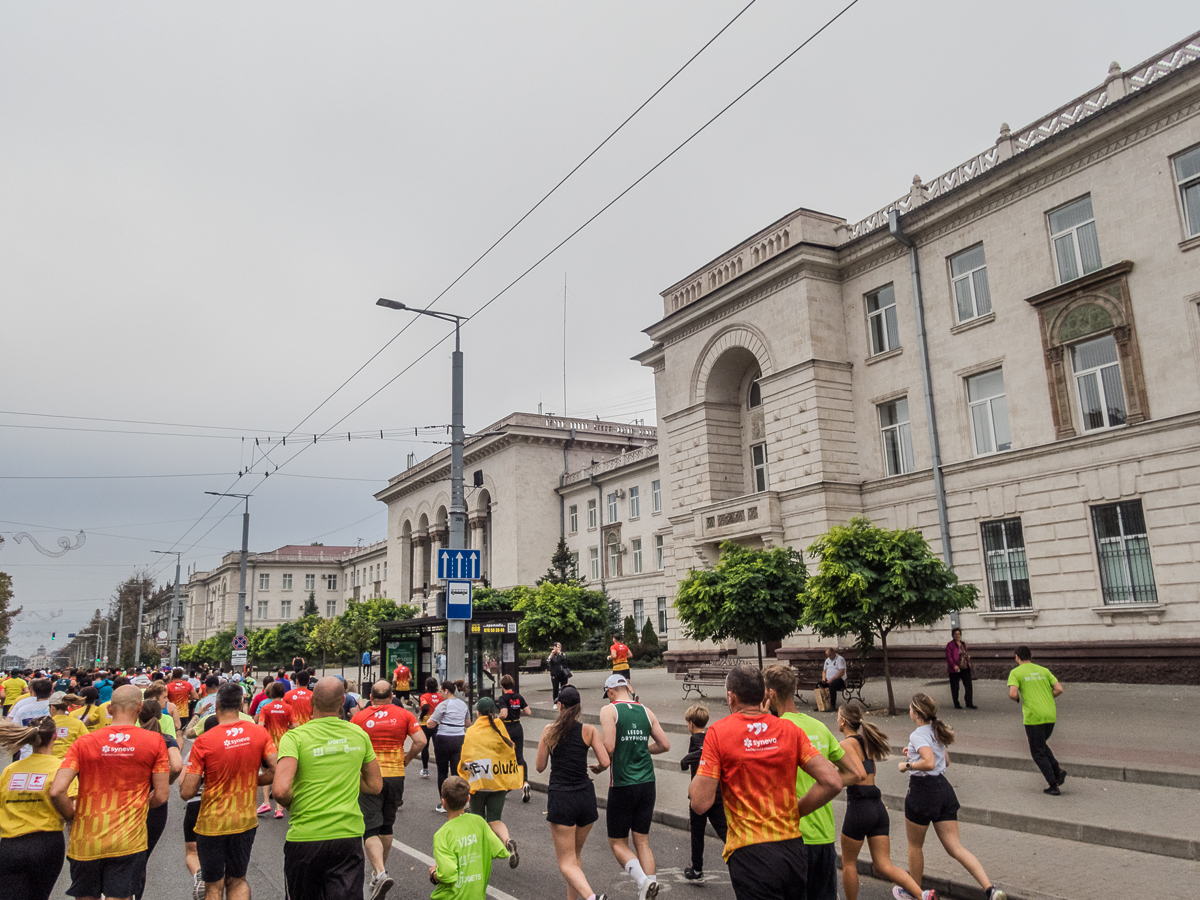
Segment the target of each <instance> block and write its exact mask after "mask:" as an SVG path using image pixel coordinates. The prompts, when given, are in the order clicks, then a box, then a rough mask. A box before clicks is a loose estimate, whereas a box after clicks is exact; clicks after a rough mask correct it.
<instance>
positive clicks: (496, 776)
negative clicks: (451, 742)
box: [458, 716, 525, 793]
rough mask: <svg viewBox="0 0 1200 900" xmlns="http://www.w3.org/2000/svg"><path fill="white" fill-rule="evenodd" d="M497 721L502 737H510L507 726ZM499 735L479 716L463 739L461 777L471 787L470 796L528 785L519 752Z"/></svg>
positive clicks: (460, 763)
mask: <svg viewBox="0 0 1200 900" xmlns="http://www.w3.org/2000/svg"><path fill="white" fill-rule="evenodd" d="M494 721H495V722H496V729H497V730H499V732H500V734H503V735H504V737H508V730H507V729H506V728H505V727H504V722H503V721H501V720H500V719H496V720H494ZM500 734H497V733H496V731H495V730H493V729H492V726H491V725H489V724H488V720H487V716H480V717H479V718H478V719H476V720H475V722H474V724H472V725H471V727H470V728H468V729H467V733H466V736H465V737H463V746H462V756H460V757H459V763H458V774H459V775H461V776H462V777H463V778H465V779H467V781H468V782H469V783H470V785H471V793H475V792H476V791H515V790H517V789H519V788H520V787H521V786H522V785H523V784H524V783H525V780H524V778H523V777H522V775H521V767H520V766H519V765H518V764H517V752H516V750H515V749H514V748H513V747H510V746H508V744H506V743H504V739H503V738H501V737H500Z"/></svg>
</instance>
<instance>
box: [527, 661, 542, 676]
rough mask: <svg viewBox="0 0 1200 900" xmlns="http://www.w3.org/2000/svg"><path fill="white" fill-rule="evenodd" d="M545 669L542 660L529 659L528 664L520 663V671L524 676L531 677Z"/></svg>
mask: <svg viewBox="0 0 1200 900" xmlns="http://www.w3.org/2000/svg"><path fill="white" fill-rule="evenodd" d="M545 668H546V661H545V660H544V659H531V660H529V661H528V662H523V663H521V671H522V672H523V673H525V674H526V675H533V674H535V673H537V672H541V671H542V670H543V669H545Z"/></svg>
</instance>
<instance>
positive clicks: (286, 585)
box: [283, 572, 292, 591]
mask: <svg viewBox="0 0 1200 900" xmlns="http://www.w3.org/2000/svg"><path fill="white" fill-rule="evenodd" d="M283 589H284V590H285V591H290V590H291V589H292V575H291V573H290V572H284V573H283Z"/></svg>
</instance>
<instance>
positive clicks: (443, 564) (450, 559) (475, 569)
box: [437, 550, 482, 581]
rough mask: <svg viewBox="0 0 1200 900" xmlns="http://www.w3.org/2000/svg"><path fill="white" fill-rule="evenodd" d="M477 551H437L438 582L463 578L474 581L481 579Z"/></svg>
mask: <svg viewBox="0 0 1200 900" xmlns="http://www.w3.org/2000/svg"><path fill="white" fill-rule="evenodd" d="M481 574H482V573H481V572H480V569H479V551H478V550H439V551H438V558H437V577H438V581H450V580H451V579H457V578H463V579H469V580H474V579H478V578H479V577H481Z"/></svg>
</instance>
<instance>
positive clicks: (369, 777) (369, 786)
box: [358, 759, 383, 794]
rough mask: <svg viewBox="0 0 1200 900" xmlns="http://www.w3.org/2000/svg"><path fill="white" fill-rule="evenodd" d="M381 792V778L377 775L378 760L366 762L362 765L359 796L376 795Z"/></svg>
mask: <svg viewBox="0 0 1200 900" xmlns="http://www.w3.org/2000/svg"><path fill="white" fill-rule="evenodd" d="M382 790H383V776H382V775H381V774H380V773H379V760H377V759H370V760H367V761H366V762H365V763H363V767H362V773H361V775H360V777H359V783H358V791H359V793H360V794H378V793H379V792H380V791H382Z"/></svg>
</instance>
